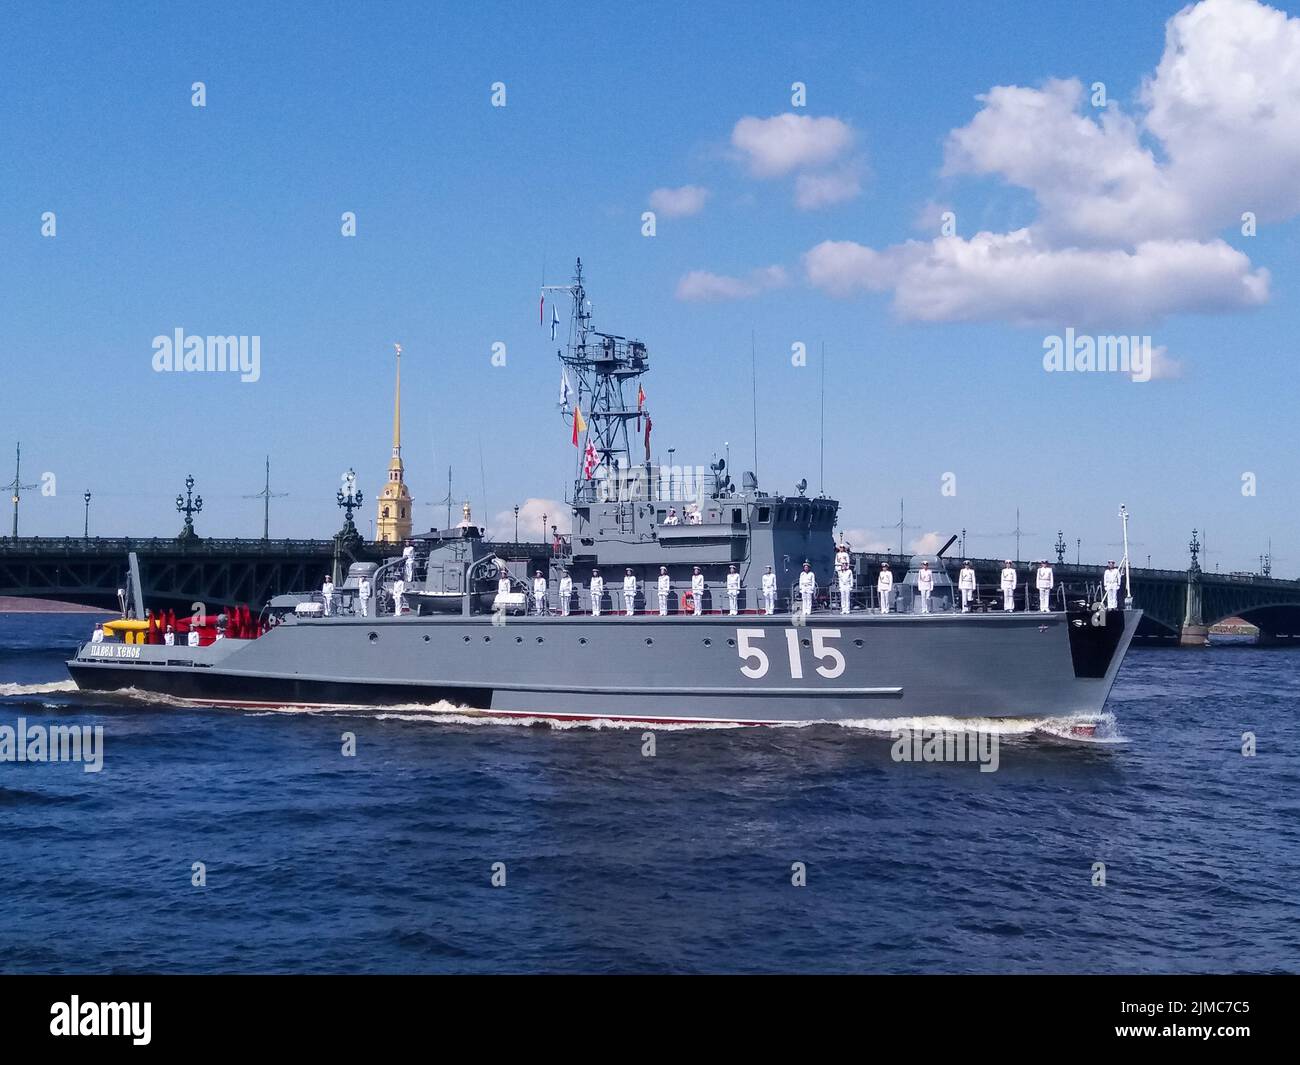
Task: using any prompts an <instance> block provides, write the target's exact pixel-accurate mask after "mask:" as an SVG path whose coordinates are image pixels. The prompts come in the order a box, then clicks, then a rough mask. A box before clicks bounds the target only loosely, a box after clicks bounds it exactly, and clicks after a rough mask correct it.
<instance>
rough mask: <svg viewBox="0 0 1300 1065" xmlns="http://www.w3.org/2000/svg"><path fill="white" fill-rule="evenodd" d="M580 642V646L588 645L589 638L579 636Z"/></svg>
mask: <svg viewBox="0 0 1300 1065" xmlns="http://www.w3.org/2000/svg"><path fill="white" fill-rule="evenodd" d="M578 642H579V643H580V644H583V645H585V644H586V643H587V637H585V636H579V637H578Z"/></svg>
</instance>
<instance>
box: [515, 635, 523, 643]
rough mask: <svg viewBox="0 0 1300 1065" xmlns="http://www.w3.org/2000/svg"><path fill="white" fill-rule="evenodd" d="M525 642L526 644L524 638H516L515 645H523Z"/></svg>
mask: <svg viewBox="0 0 1300 1065" xmlns="http://www.w3.org/2000/svg"><path fill="white" fill-rule="evenodd" d="M523 642H524V638H523V637H522V636H516V637H515V643H523Z"/></svg>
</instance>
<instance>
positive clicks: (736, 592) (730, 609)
mask: <svg viewBox="0 0 1300 1065" xmlns="http://www.w3.org/2000/svg"><path fill="white" fill-rule="evenodd" d="M739 606H740V574H739V573H737V572H736V567H735V566H728V567H727V613H729V614H731V615H733V616H734V615H735V614H736V612H737V609H738V607H739Z"/></svg>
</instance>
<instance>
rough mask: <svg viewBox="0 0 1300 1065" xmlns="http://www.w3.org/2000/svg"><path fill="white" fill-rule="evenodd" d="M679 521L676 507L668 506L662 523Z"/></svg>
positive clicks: (680, 521) (667, 523)
mask: <svg viewBox="0 0 1300 1065" xmlns="http://www.w3.org/2000/svg"><path fill="white" fill-rule="evenodd" d="M681 523H682V519H681V518H679V517H678V516H677V508H676V507H669V508H668V517H666V518H665V519H664V524H665V525H680V524H681Z"/></svg>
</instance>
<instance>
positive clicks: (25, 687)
mask: <svg viewBox="0 0 1300 1065" xmlns="http://www.w3.org/2000/svg"><path fill="white" fill-rule="evenodd" d="M77 690H78V688H77V685H76V684H75V683H73V682H72V681H70V680H55V681H50V682H49V683H47V684H0V698H6V699H7V698H13V697H15V696H19V697H21V696H24V695H52V694H54V693H55V692H75V691H77Z"/></svg>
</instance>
